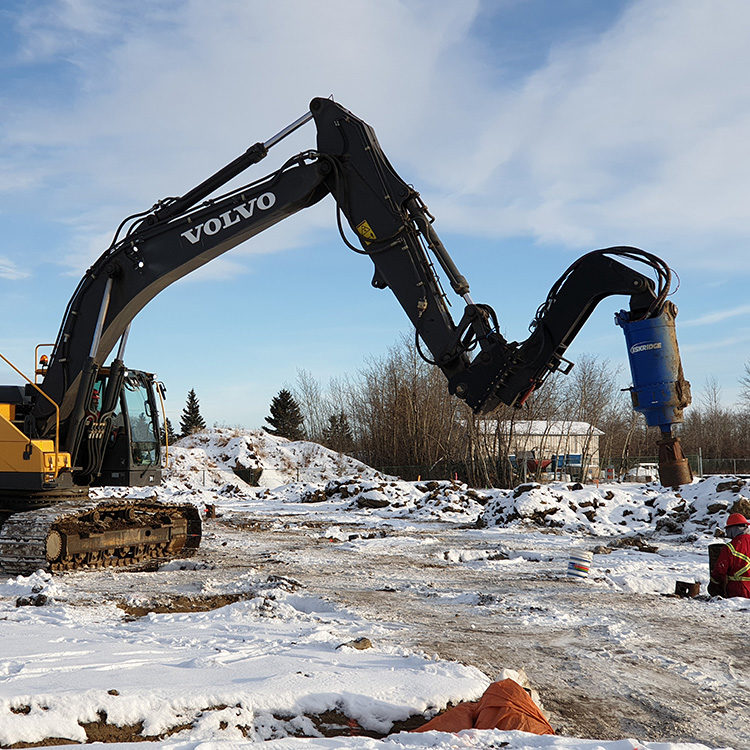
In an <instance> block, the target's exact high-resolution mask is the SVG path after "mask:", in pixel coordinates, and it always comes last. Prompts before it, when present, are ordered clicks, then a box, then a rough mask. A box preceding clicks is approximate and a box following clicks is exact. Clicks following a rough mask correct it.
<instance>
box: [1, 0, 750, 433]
mask: <svg viewBox="0 0 750 750" xmlns="http://www.w3.org/2000/svg"><path fill="white" fill-rule="evenodd" d="M748 22H750V5H748V4H745V3H738V2H734V1H732V0H729V1H723V0H717V1H715V2H712V3H702V2H697V1H696V2H685V1H684V0H677V1H675V2H669V1H667V0H664V1H660V0H648V1H647V2H597V1H596V0H591V1H586V0H555V1H554V2H551V1H548V2H541V1H539V0H527V1H524V0H507V1H503V0H496V1H495V2H479V1H477V0H475V1H474V2H471V1H468V0H465V1H464V2H461V3H456V2H452V1H449V0H445V1H442V0H424V1H423V2H420V1H416V0H415V1H411V2H406V0H402V1H398V0H368V1H362V0H361V1H357V0H327V1H326V2H325V3H310V2H304V1H303V0H278V1H277V2H274V3H272V4H271V3H266V2H260V1H259V0H212V2H211V3H205V2H200V1H199V0H192V1H191V0H168V1H163V2H139V1H138V0H135V1H134V2H130V3H121V2H107V0H66V1H65V2H62V1H60V0H54V1H52V2H43V1H42V2H35V3H26V2H8V1H7V0H6V1H4V2H0V106H1V107H2V112H3V117H2V120H1V122H0V231H2V237H3V244H2V246H0V288H2V294H1V295H0V311H1V312H2V315H3V319H4V320H5V321H6V322H5V325H4V326H3V329H2V338H1V339H0V351H2V352H3V353H4V354H5V355H6V356H9V357H10V358H11V359H13V360H14V361H16V362H17V363H19V364H20V365H21V366H22V367H24V368H25V369H28V370H30V369H31V366H32V358H33V347H34V345H35V344H36V343H39V342H44V341H52V340H54V338H55V336H56V334H57V329H58V327H59V324H60V320H61V317H62V315H63V311H64V309H65V305H66V303H67V300H68V298H69V297H70V295H71V294H72V292H73V290H74V288H75V286H76V284H77V282H78V280H79V278H80V277H81V275H82V273H83V272H84V271H85V269H86V268H87V267H88V265H90V263H91V262H92V261H93V260H94V259H95V258H96V257H97V256H98V255H99V254H100V253H101V252H102V251H103V249H104V248H105V247H106V246H107V245H108V244H109V242H110V239H111V236H112V234H113V232H114V230H115V228H116V226H117V224H118V223H119V222H120V220H121V219H122V218H123V217H125V216H126V215H128V214H130V213H133V212H135V211H138V210H142V209H144V208H147V207H148V206H150V205H152V204H153V203H154V202H155V201H156V200H157V199H159V198H162V197H165V196H167V195H179V194H182V193H184V192H186V191H187V190H188V189H189V188H191V187H192V186H193V185H195V184H197V183H198V182H200V181H201V180H203V179H204V178H205V177H206V176H208V175H209V174H211V173H213V172H214V171H215V170H216V169H218V168H219V167H220V166H223V165H224V164H225V163H227V162H228V161H230V160H231V159H232V158H234V157H235V156H236V155H237V154H239V153H241V152H242V151H244V150H245V149H246V148H247V147H248V146H249V145H250V144H252V143H254V142H256V141H258V140H266V139H267V138H269V137H270V136H271V135H273V134H274V133H276V132H277V131H278V130H280V129H281V128H282V127H283V126H284V125H286V124H287V123H289V122H291V121H293V120H294V119H296V118H297V117H299V116H300V115H301V114H303V113H304V112H305V110H306V107H307V104H308V102H309V100H310V99H311V98H312V97H313V96H328V95H329V94H333V95H334V96H335V98H336V99H337V100H338V101H340V102H341V103H342V104H343V105H344V106H346V107H347V108H348V109H350V110H352V111H353V112H355V113H356V114H358V115H359V116H360V117H362V118H363V119H365V120H367V121H368V122H369V123H370V124H371V125H372V126H373V127H374V128H375V130H376V132H377V133H378V137H379V140H380V142H381V145H382V146H383V148H384V150H385V151H386V153H387V154H388V156H389V158H390V159H391V161H392V162H393V163H394V165H395V166H396V168H397V170H398V171H399V172H400V174H401V176H402V177H403V178H404V179H405V180H407V181H408V182H410V183H412V184H414V186H415V187H416V188H417V189H418V190H419V191H420V192H421V194H422V197H423V198H424V200H425V201H426V203H427V204H428V206H429V207H430V209H431V211H432V213H433V214H434V215H435V216H436V217H437V222H436V228H437V230H438V232H439V233H440V235H441V237H442V239H443V241H444V243H445V244H446V246H447V247H448V249H449V251H450V252H451V254H452V255H453V257H454V260H455V261H456V263H457V265H458V266H459V268H460V269H461V271H462V272H463V273H464V275H466V276H467V278H468V279H469V282H470V283H471V286H472V296H473V298H474V299H475V300H476V301H481V302H486V303H489V304H491V305H493V306H494V308H495V309H496V311H497V313H498V315H499V317H500V321H501V324H502V327H503V331H504V333H505V334H506V335H507V336H508V337H509V338H512V339H517V340H521V339H523V338H525V337H526V335H527V326H528V322H529V320H530V319H531V317H532V316H533V313H534V311H535V310H536V308H537V306H538V304H539V303H540V302H541V301H542V300H543V299H544V297H545V296H546V293H547V290H548V289H549V287H550V286H551V284H552V283H553V282H554V281H555V280H556V278H557V277H558V276H559V275H560V273H561V272H562V271H563V270H564V269H565V268H566V267H567V266H568V265H569V263H570V262H571V261H572V260H573V259H574V258H576V257H578V256H579V255H581V254H582V253H584V252H587V251H588V250H591V249H594V248H596V247H605V246H610V245H619V244H629V245H636V246H639V247H642V248H644V249H646V250H649V251H651V252H654V253H656V254H657V255H660V256H662V257H664V258H665V259H666V260H667V261H668V262H669V263H670V264H671V265H672V266H673V267H674V269H675V270H676V272H677V273H678V274H679V278H680V289H679V291H678V292H677V293H676V295H675V297H674V301H675V302H676V304H677V305H678V307H679V308H680V316H679V318H678V336H679V340H680V347H681V351H682V353H683V362H684V365H685V373H686V376H687V377H688V379H689V380H691V381H692V383H693V391H694V393H697V394H698V395H700V391H701V390H702V389H703V388H704V386H705V384H706V382H707V379H708V378H716V380H717V381H718V383H719V385H720V386H721V389H722V395H723V399H724V401H725V402H726V403H727V404H730V403H732V402H734V401H735V400H736V398H737V395H738V379H739V378H740V377H741V376H742V374H743V365H744V363H745V362H746V361H747V360H748V359H750V355H749V354H748V343H749V342H750V323H748V314H749V313H750V301H748V300H747V294H746V290H747V288H748V280H749V277H750V255H749V254H748V253H747V251H746V248H747V245H748V239H749V237H748V235H750V226H749V224H748V210H747V196H748V195H749V194H750V190H749V189H748V188H749V187H750V185H748V183H749V182H750V168H749V167H750V140H749V139H748V137H747V134H748V132H750V129H749V128H748V125H750V82H749V81H748V78H747V75H746V71H747V69H748V64H749V63H750V59H749V58H750V51H748V49H747V44H746V29H747V28H748ZM314 143H315V132H314V127H313V126H312V124H310V125H308V126H306V127H305V128H303V129H302V130H301V131H299V132H298V133H297V134H295V135H294V136H293V137H292V138H290V139H288V140H287V141H284V142H283V143H282V144H281V145H279V146H278V147H277V148H276V149H274V150H273V151H272V153H271V156H269V158H268V159H267V160H266V161H265V162H263V163H262V164H261V165H259V167H256V168H255V169H254V170H253V171H252V172H251V173H250V175H249V176H250V177H260V176H261V175H263V174H267V173H268V172H270V171H271V170H272V169H273V168H274V167H275V166H277V165H278V164H280V163H281V162H282V161H285V160H286V158H288V157H289V156H290V155H292V154H293V153H296V152H297V151H300V150H304V149H306V148H309V147H313V146H314ZM371 275H372V274H371V264H370V262H369V261H368V260H367V259H366V258H362V257H360V256H356V255H355V254H353V253H352V252H351V251H349V250H348V249H347V248H346V247H345V246H344V245H343V244H342V243H341V241H340V239H339V237H338V233H337V231H336V229H335V216H334V206H333V203H332V201H331V200H330V199H327V200H325V201H323V202H322V203H321V204H319V205H317V206H315V207H314V208H313V209H310V210H308V211H307V212H305V213H304V214H298V215H297V216H295V217H293V218H292V219H290V220H288V221H286V222H283V223H282V224H281V225H278V226H277V227H275V228H274V229H272V230H270V231H268V232H266V233H264V234H263V235H261V236H259V237H256V238H254V239H253V240H251V241H250V242H249V243H246V244H245V245H243V246H241V247H239V248H235V249H234V250H233V251H231V252H230V253H228V254H227V255H225V256H223V257H222V258H220V259H218V260H216V261H214V262H212V263H210V264H209V265H208V266H206V267H205V268H204V269H202V270H200V271H198V272H196V273H195V274H193V275H191V276H190V277H187V278H185V279H183V280H181V281H179V282H177V283H176V284H175V285H173V286H172V287H170V288H169V289H167V290H166V291H164V292H163V293H162V294H161V295H160V296H159V297H157V298H156V299H155V300H154V301H153V302H152V303H151V304H150V305H149V306H148V307H147V308H146V309H145V310H144V311H143V312H142V313H141V314H140V315H139V316H138V317H137V318H136V320H135V322H134V324H133V330H132V334H131V338H130V341H129V344H128V353H127V358H126V359H127V361H128V363H129V364H130V365H131V366H132V367H138V368H141V369H150V370H153V371H155V372H157V374H158V375H159V376H160V377H161V378H162V379H163V380H164V381H165V382H166V384H167V387H168V392H169V400H168V413H169V414H170V416H171V418H172V420H173V422H175V423H176V422H177V421H178V420H179V413H180V411H181V409H182V407H183V405H184V400H185V395H186V393H187V391H188V389H189V388H191V387H193V388H195V389H196V392H197V393H198V397H199V399H200V402H201V410H202V412H203V414H204V416H205V418H206V419H207V421H208V422H209V423H210V424H211V423H220V424H229V425H243V426H247V427H255V426H258V425H260V424H261V423H262V422H263V418H264V416H265V415H267V414H268V404H269V402H270V399H271V398H272V396H273V395H274V394H275V393H276V392H277V391H278V390H279V388H281V387H283V386H284V385H288V384H293V382H294V380H295V378H296V373H297V370H298V369H305V370H308V371H309V372H311V373H312V374H313V375H314V376H315V377H317V378H319V379H320V380H321V381H322V382H323V383H326V382H327V380H328V379H329V378H330V377H338V376H342V375H344V374H346V373H353V372H354V371H356V370H357V369H358V368H359V367H360V366H362V365H363V363H364V362H365V360H366V358H367V357H368V356H375V357H378V356H380V355H382V354H384V353H385V352H386V351H387V349H388V347H389V346H391V345H393V344H394V343H395V342H396V341H397V340H398V338H399V335H400V334H401V333H403V332H409V324H408V321H407V320H406V318H405V316H404V314H403V312H402V311H401V309H400V307H399V306H398V304H397V302H396V301H395V299H394V298H393V297H392V296H391V295H390V293H389V292H388V291H378V290H375V289H372V288H371V287H370V283H369V282H370V278H371ZM623 302H624V300H623ZM620 306H621V302H620V301H619V300H616V299H610V300H608V301H605V302H604V303H602V304H601V305H600V307H599V309H598V310H597V312H596V314H595V315H594V317H593V318H592V320H591V321H590V322H589V324H588V325H587V327H586V328H585V329H584V331H583V332H582V333H581V334H580V336H579V338H578V339H577V340H576V342H575V343H574V345H573V346H572V347H571V349H570V350H569V355H570V358H571V359H573V360H574V361H575V359H576V358H577V357H579V356H580V355H581V354H582V353H588V354H595V355H598V356H600V357H602V358H606V359H609V360H610V361H611V362H612V363H614V364H622V365H623V375H622V386H623V387H624V386H626V385H628V382H627V372H626V361H625V346H624V342H623V340H622V335H621V332H620V331H619V329H616V328H615V327H614V324H613V323H612V318H613V313H614V312H615V311H616V310H617V309H619V307H620ZM455 311H456V317H460V307H459V306H458V305H457V306H456V308H455ZM0 380H2V382H14V380H15V378H14V376H13V375H12V373H10V372H8V374H7V376H5V377H4V378H2V379H0Z"/></svg>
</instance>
